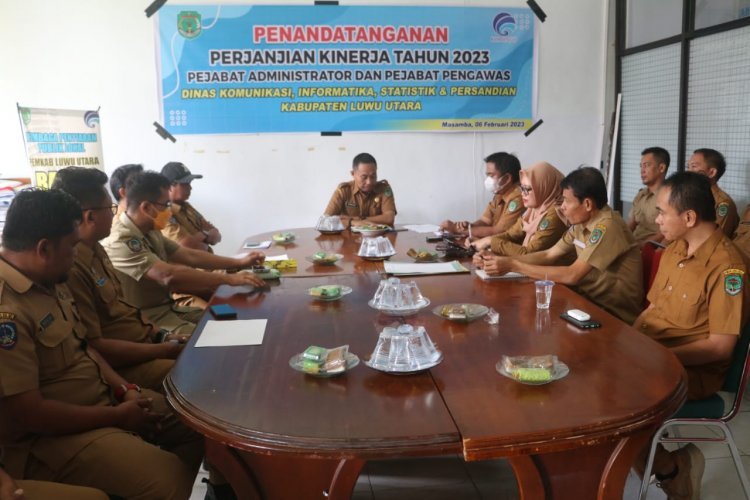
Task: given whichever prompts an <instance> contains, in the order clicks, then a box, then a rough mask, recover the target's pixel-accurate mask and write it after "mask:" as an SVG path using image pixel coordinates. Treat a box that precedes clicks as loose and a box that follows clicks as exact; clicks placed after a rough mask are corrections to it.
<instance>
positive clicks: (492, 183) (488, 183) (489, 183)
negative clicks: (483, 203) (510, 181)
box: [484, 177, 499, 193]
mask: <svg viewBox="0 0 750 500" xmlns="http://www.w3.org/2000/svg"><path fill="white" fill-rule="evenodd" d="M498 187H499V186H498V183H497V179H495V178H494V177H485V179H484V189H486V190H487V191H488V192H490V193H494V192H495V191H497V190H498Z"/></svg>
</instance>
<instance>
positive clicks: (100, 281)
mask: <svg viewBox="0 0 750 500" xmlns="http://www.w3.org/2000/svg"><path fill="white" fill-rule="evenodd" d="M106 282H107V278H104V277H102V278H98V279H97V280H96V286H98V287H99V288H101V287H103V286H104V284H105V283H106Z"/></svg>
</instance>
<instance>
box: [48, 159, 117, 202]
mask: <svg viewBox="0 0 750 500" xmlns="http://www.w3.org/2000/svg"><path fill="white" fill-rule="evenodd" d="M106 183H107V174H105V173H104V172H102V171H101V170H99V169H96V168H86V167H67V168H64V169H62V170H58V171H57V175H56V176H55V182H53V183H52V189H59V190H61V191H65V192H66V193H68V194H69V195H71V196H72V197H73V198H75V199H76V200H78V203H80V204H81V207H83V208H84V209H88V208H93V207H100V206H102V205H103V204H104V201H105V200H106V199H107V196H106V193H105V192H104V191H103V188H104V185H105V184H106Z"/></svg>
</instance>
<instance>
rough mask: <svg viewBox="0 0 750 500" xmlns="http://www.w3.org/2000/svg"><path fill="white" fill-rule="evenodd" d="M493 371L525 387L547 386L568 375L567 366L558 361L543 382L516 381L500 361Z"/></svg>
mask: <svg viewBox="0 0 750 500" xmlns="http://www.w3.org/2000/svg"><path fill="white" fill-rule="evenodd" d="M495 369H496V370H497V372H498V373H499V374H500V375H504V376H506V377H508V378H509V379H512V380H515V381H516V382H519V383H521V384H525V385H545V384H549V383H550V382H554V381H555V380H560V379H561V378H563V377H565V376H566V375H567V374H568V373H570V368H568V365H566V364H565V363H563V362H562V361H558V362H557V363H555V364H554V365H552V369H551V370H550V375H551V377H550V379H549V380H545V381H543V382H529V381H524V380H518V379H517V378H516V377H514V376H513V374H512V373H510V372H508V371H507V370H506V369H505V366H504V365H503V361H502V360H500V361H498V362H497V364H496V365H495Z"/></svg>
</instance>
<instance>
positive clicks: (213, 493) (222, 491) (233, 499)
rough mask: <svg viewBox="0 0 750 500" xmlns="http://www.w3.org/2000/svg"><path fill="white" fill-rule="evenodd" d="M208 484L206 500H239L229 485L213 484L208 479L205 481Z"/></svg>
mask: <svg viewBox="0 0 750 500" xmlns="http://www.w3.org/2000/svg"><path fill="white" fill-rule="evenodd" d="M203 482H204V483H206V496H205V497H204V500H237V495H235V494H234V490H233V489H232V487H231V486H229V483H224V484H211V483H210V482H209V481H208V479H203Z"/></svg>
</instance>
